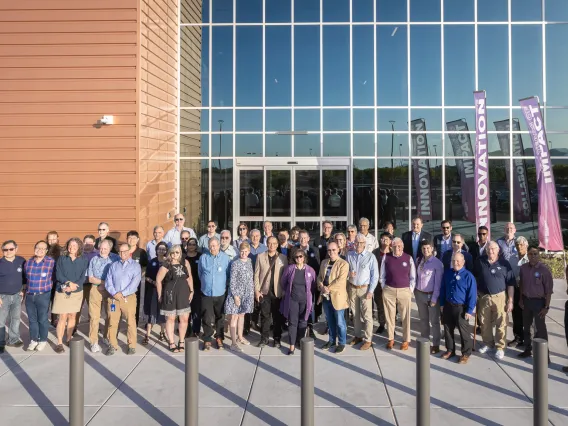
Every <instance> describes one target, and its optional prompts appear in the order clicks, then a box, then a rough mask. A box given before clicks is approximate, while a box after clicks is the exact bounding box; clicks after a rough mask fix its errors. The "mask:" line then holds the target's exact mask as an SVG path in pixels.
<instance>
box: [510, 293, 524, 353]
mask: <svg viewBox="0 0 568 426" xmlns="http://www.w3.org/2000/svg"><path fill="white" fill-rule="evenodd" d="M520 299H521V289H520V288H519V287H515V295H514V296H513V312H512V317H513V335H514V336H515V340H518V341H519V342H522V341H523V339H524V336H523V310H522V309H521V307H520V306H519V301H520Z"/></svg>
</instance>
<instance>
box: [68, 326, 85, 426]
mask: <svg viewBox="0 0 568 426" xmlns="http://www.w3.org/2000/svg"><path fill="white" fill-rule="evenodd" d="M69 348H70V350H71V356H70V362H69V425H70V426H83V425H84V424H85V421H84V420H85V341H84V340H83V338H82V337H79V336H75V337H73V339H71V342H69Z"/></svg>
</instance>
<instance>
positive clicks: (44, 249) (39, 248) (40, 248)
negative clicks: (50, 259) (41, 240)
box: [34, 247, 47, 251]
mask: <svg viewBox="0 0 568 426" xmlns="http://www.w3.org/2000/svg"><path fill="white" fill-rule="evenodd" d="M34 250H39V251H46V250H47V249H46V248H43V247H36V248H35V249H34Z"/></svg>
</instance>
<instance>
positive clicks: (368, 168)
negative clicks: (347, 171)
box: [352, 159, 376, 234]
mask: <svg viewBox="0 0 568 426" xmlns="http://www.w3.org/2000/svg"><path fill="white" fill-rule="evenodd" d="M352 199H353V223H355V224H358V223H359V219H361V218H362V217H366V218H367V219H369V222H370V227H369V232H370V233H372V234H375V222H376V220H375V160H371V159H369V160H367V159H360V160H353V194H352Z"/></svg>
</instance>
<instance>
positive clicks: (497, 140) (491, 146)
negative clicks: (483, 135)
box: [471, 133, 511, 157]
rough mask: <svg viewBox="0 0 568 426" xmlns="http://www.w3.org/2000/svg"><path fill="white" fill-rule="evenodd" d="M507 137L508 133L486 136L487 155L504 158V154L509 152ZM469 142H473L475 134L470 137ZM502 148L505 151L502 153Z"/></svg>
mask: <svg viewBox="0 0 568 426" xmlns="http://www.w3.org/2000/svg"><path fill="white" fill-rule="evenodd" d="M509 136H510V134H509V133H492V134H489V135H487V139H488V143H487V147H488V150H489V155H494V156H498V157H502V156H505V152H507V153H509V152H510V150H511V139H510V137H509ZM471 140H472V141H475V134H473V135H472V136H471ZM503 148H505V149H506V150H507V151H505V152H504V151H503Z"/></svg>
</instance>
